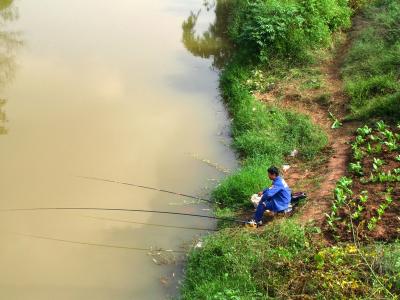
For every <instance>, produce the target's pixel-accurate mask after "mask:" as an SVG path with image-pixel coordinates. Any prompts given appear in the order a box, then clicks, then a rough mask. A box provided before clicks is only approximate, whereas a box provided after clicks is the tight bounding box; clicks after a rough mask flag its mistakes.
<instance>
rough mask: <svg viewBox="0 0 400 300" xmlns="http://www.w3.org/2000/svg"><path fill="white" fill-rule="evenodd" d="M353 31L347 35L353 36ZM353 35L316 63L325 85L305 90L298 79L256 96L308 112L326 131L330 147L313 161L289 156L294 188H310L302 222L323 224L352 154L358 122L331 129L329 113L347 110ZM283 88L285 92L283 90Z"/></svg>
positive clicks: (340, 114) (289, 174)
mask: <svg viewBox="0 0 400 300" xmlns="http://www.w3.org/2000/svg"><path fill="white" fill-rule="evenodd" d="M350 35H351V32H350V33H348V34H347V36H350ZM350 40H351V39H350V38H346V39H345V42H343V43H342V44H341V45H340V46H339V47H338V48H337V49H336V51H334V52H335V54H333V55H332V56H331V57H330V58H329V59H326V60H324V61H323V62H321V63H320V64H319V65H317V66H316V70H317V71H318V73H319V74H320V76H321V79H322V81H323V85H322V88H318V89H310V90H306V91H304V89H302V88H301V83H300V82H298V81H291V82H287V83H286V84H285V85H284V86H281V87H280V88H281V89H280V90H279V95H282V94H283V95H284V96H283V97H282V96H280V100H278V93H276V91H272V92H269V93H265V94H258V95H256V96H257V97H258V98H259V99H260V100H262V101H265V102H267V103H269V104H274V105H278V106H280V107H285V108H289V109H294V110H296V111H298V112H301V113H304V114H306V115H309V116H310V117H311V119H312V120H313V122H314V123H316V124H319V125H320V126H321V127H322V128H323V129H324V130H325V131H326V133H327V135H328V138H329V146H328V147H327V149H326V151H325V152H324V153H323V154H321V156H320V157H318V158H316V159H315V160H314V161H313V162H308V163H305V162H302V161H300V160H297V159H293V158H291V159H288V163H289V165H290V166H291V167H290V169H289V170H288V171H287V172H286V173H285V175H284V177H285V179H286V181H287V182H288V184H289V185H290V186H291V187H292V189H293V190H295V191H299V190H301V191H307V193H308V195H309V197H308V201H307V203H306V204H305V205H304V206H303V207H302V208H301V209H300V213H299V216H300V217H299V219H300V221H301V222H302V223H307V222H310V221H315V222H316V223H322V222H323V220H324V218H325V213H326V212H328V211H329V209H330V206H331V202H332V195H333V189H334V187H335V184H336V181H337V180H338V179H339V178H340V177H342V176H344V175H345V173H346V170H347V165H348V159H349V155H350V145H349V142H350V139H351V137H352V136H353V134H354V131H355V129H356V128H357V126H358V124H356V123H355V122H351V123H349V122H348V123H345V124H343V126H342V127H340V128H338V129H331V125H332V120H331V118H330V116H329V112H332V113H333V114H334V115H335V116H336V117H337V118H339V119H341V118H342V117H344V116H345V115H346V114H347V113H348V112H347V107H348V105H347V104H348V99H347V97H346V95H345V94H344V92H343V82H342V80H341V77H340V69H341V65H342V64H343V61H344V57H345V55H346V53H347V50H348V49H349V45H350ZM282 91H283V93H282Z"/></svg>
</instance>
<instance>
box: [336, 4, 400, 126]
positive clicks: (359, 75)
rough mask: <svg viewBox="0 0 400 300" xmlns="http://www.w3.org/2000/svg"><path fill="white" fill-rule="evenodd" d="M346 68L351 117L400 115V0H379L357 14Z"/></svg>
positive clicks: (395, 118) (390, 117) (344, 70)
mask: <svg viewBox="0 0 400 300" xmlns="http://www.w3.org/2000/svg"><path fill="white" fill-rule="evenodd" d="M357 26H359V27H360V28H361V29H360V31H359V32H357V35H358V36H357V37H356V42H355V43H353V44H352V46H351V48H350V51H349V54H348V56H347V58H346V61H345V66H344V68H343V76H344V83H345V90H346V92H347V94H348V95H349V96H350V98H351V110H352V115H351V118H356V119H361V120H368V119H369V118H384V119H389V120H392V121H393V120H394V121H395V120H398V119H400V3H399V2H398V1H395V0H379V1H375V2H374V4H373V5H370V6H369V7H368V8H366V9H364V10H363V11H362V14H360V16H359V17H358V20H357Z"/></svg>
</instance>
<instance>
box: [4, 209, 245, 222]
mask: <svg viewBox="0 0 400 300" xmlns="http://www.w3.org/2000/svg"><path fill="white" fill-rule="evenodd" d="M42 210H43V211H44V210H50V211H51V210H98V211H124V212H142V213H155V214H167V215H179V216H189V217H198V218H207V219H213V220H220V221H228V222H234V223H240V224H247V223H248V222H247V221H243V220H238V219H233V218H225V217H214V216H206V215H199V214H189V213H180V212H173V211H161V210H147V209H130V208H105V207H32V208H5V209H0V212H18V211H42Z"/></svg>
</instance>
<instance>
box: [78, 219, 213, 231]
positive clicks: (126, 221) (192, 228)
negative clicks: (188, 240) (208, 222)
mask: <svg viewBox="0 0 400 300" xmlns="http://www.w3.org/2000/svg"><path fill="white" fill-rule="evenodd" d="M82 217H83V218H90V219H95V220H103V221H110V222H118V223H128V224H139V225H146V226H155V227H163V228H176V229H188V230H199V231H218V230H217V229H212V228H199V227H188V226H174V225H164V224H154V223H145V222H135V221H128V220H121V219H114V218H104V217H96V216H82Z"/></svg>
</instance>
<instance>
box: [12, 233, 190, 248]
mask: <svg viewBox="0 0 400 300" xmlns="http://www.w3.org/2000/svg"><path fill="white" fill-rule="evenodd" d="M7 233H9V234H15V235H20V236H24V237H30V238H35V239H40V240H48V241H55V242H63V243H69V244H77V245H85V246H97V247H104V248H117V249H125V250H136V251H150V252H151V251H156V252H170V253H186V251H183V250H170V249H166V250H165V249H151V248H140V247H131V246H123V245H113V244H101V243H92V242H81V241H73V240H67V239H60V238H54V237H48V236H42V235H36V234H27V233H20V232H7Z"/></svg>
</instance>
